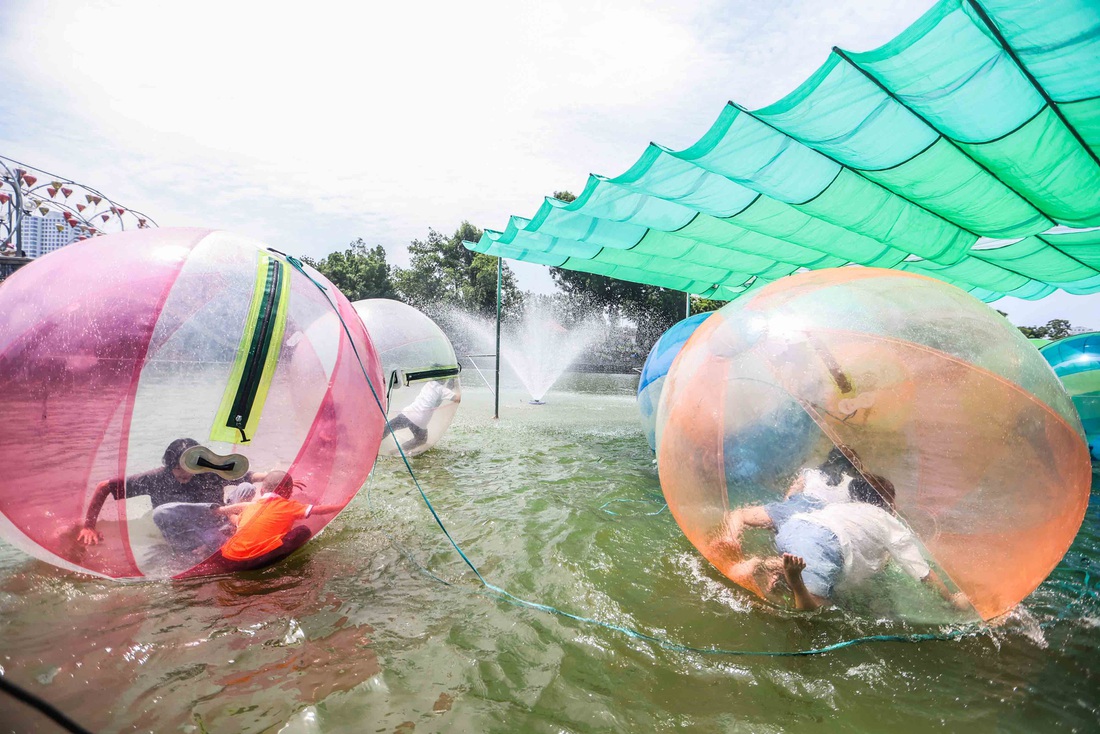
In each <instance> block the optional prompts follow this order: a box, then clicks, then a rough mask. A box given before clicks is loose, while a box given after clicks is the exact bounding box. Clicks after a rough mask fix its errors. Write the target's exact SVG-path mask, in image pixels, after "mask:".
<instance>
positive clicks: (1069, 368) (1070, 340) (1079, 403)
mask: <svg viewBox="0 0 1100 734" xmlns="http://www.w3.org/2000/svg"><path fill="white" fill-rule="evenodd" d="M1039 353H1040V354H1042V355H1043V358H1044V359H1046V361H1047V362H1048V363H1049V364H1050V366H1051V367H1052V368H1053V369H1054V374H1056V375H1058V379H1060V380H1061V381H1062V385H1063V386H1065V388H1066V392H1067V393H1068V394H1069V396H1070V398H1072V399H1073V405H1074V406H1075V407H1076V408H1077V414H1078V415H1079V416H1080V417H1081V424H1082V426H1083V427H1084V429H1085V435H1086V437H1087V438H1088V442H1089V446H1090V447H1091V449H1092V454H1093V460H1094V461H1100V333H1098V332H1095V331H1093V332H1089V333H1087V334H1075V335H1073V336H1067V337H1066V338H1065V339H1059V340H1058V341H1056V342H1053V343H1051V344H1047V345H1046V346H1044V347H1042V348H1041V349H1040V350H1039Z"/></svg>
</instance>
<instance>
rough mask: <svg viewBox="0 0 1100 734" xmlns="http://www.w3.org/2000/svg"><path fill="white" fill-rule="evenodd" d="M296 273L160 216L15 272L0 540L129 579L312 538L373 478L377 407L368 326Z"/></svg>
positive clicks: (1, 456) (180, 571)
mask: <svg viewBox="0 0 1100 734" xmlns="http://www.w3.org/2000/svg"><path fill="white" fill-rule="evenodd" d="M307 272H308V273H309V276H311V277H312V278H313V279H314V280H315V281H317V283H318V284H320V285H321V286H322V287H323V288H319V287H318V285H317V284H315V283H314V282H311V280H310V277H307V275H306V274H304V273H303V272H301V271H299V270H298V269H296V268H295V267H294V265H293V264H292V263H291V262H289V261H288V259H287V258H286V257H284V256H283V255H281V254H278V253H276V252H274V251H271V250H268V249H267V248H265V247H264V246H263V245H261V244H259V243H256V242H253V241H250V240H247V239H244V238H241V237H236V236H233V235H230V234H226V233H223V232H211V231H208V230H198V229H161V230H143V231H138V232H132V233H121V234H116V235H110V236H107V237H100V238H96V239H93V240H89V241H86V242H81V243H79V244H74V245H70V246H68V247H65V248H63V249H61V250H58V251H57V252H54V253H52V254H50V255H47V256H45V257H43V258H41V259H39V260H37V261H35V262H33V263H31V264H30V265H28V266H26V267H24V268H23V269H22V270H20V271H18V272H17V273H16V274H15V275H14V276H12V277H11V278H10V279H9V280H8V281H6V282H5V283H4V284H3V287H2V288H0V381H2V382H3V384H4V386H5V389H4V390H3V391H2V392H0V414H2V415H3V416H4V418H5V421H6V427H5V431H4V432H3V433H2V434H0V460H2V461H3V466H4V471H3V472H0V537H3V539H4V540H6V541H8V542H9V543H12V544H13V545H15V546H17V547H18V548H21V549H22V550H24V551H26V552H27V553H29V554H31V555H32V556H35V557H36V558H39V559H42V560H44V561H47V562H49V563H53V564H56V565H58V566H61V567H63V568H67V569H70V570H75V571H81V572H86V573H91V574H95V575H98V576H104V577H109V578H119V579H127V578H143V577H144V578H165V577H181V576H195V575H204V574H208V573H219V572H225V571H231V570H240V569H245V568H257V567H262V566H264V565H267V564H269V563H272V562H274V561H276V560H279V559H280V558H283V557H285V556H286V555H288V554H289V553H290V552H293V550H295V549H296V548H298V547H300V546H301V545H302V543H304V542H305V541H306V540H307V539H308V538H310V537H311V536H313V535H316V534H317V533H318V532H319V531H320V530H321V529H322V528H323V527H324V526H325V525H326V524H327V523H328V522H329V520H331V519H332V517H334V515H335V513H336V512H337V511H339V509H340V508H342V507H343V505H345V504H346V503H347V502H348V501H349V500H350V499H351V498H352V497H353V496H354V495H355V493H356V492H357V491H358V490H359V489H360V487H361V486H362V485H363V484H364V482H365V480H366V478H367V476H368V474H369V472H370V469H371V466H372V464H373V462H374V459H375V456H376V454H377V451H378V446H379V443H380V441H381V438H382V429H383V425H384V419H383V415H382V413H381V412H380V411H379V409H378V407H377V406H376V405H375V404H374V402H373V400H372V399H371V398H370V393H369V391H368V390H365V389H364V386H365V381H366V380H365V377H364V374H363V369H362V368H361V367H360V361H359V360H361V361H362V364H363V366H364V367H365V368H366V373H367V375H368V376H369V377H370V379H371V380H373V381H374V382H375V383H376V384H381V381H382V373H381V368H380V363H379V360H378V356H377V354H376V353H375V351H374V348H373V346H372V345H371V342H370V339H369V337H368V336H367V334H366V331H365V330H364V329H363V326H362V324H361V323H360V321H359V319H358V318H357V317H356V315H355V312H354V310H353V309H352V307H351V304H350V303H349V302H348V300H347V299H346V298H345V297H344V296H343V295H342V294H341V293H340V292H339V291H338V290H337V289H336V288H335V287H334V286H333V285H332V284H331V283H329V282H328V281H327V280H326V279H325V278H324V277H323V276H321V275H320V274H319V273H317V272H316V271H313V270H312V269H309V268H307ZM337 310H338V312H339V314H340V316H342V317H343V320H344V323H346V324H347V328H348V331H347V332H345V330H344V328H343V327H342V326H341V323H340V319H339V318H337V317H336V311H337ZM349 334H350V336H349ZM356 352H358V359H357V357H356ZM227 503H228V504H229V506H225V505H227ZM311 506H313V508H314V509H313V510H310V509H309V508H310V507H311ZM261 510H262V513H261ZM317 510H320V511H317ZM263 513H266V517H267V519H268V520H270V519H271V518H275V520H273V521H271V522H268V523H267V524H266V525H264V524H263V523H257V524H253V523H252V520H253V519H255V518H256V517H258V516H259V514H263ZM234 521H236V524H234ZM261 525H263V527H265V528H267V529H266V530H265V531H264V532H265V533H266V535H263V534H261V533H260V528H261ZM246 531H247V532H246ZM228 541H231V542H228ZM223 546H224V548H223ZM231 549H232V552H231Z"/></svg>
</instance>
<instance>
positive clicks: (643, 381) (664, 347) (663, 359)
mask: <svg viewBox="0 0 1100 734" xmlns="http://www.w3.org/2000/svg"><path fill="white" fill-rule="evenodd" d="M711 313H713V312H707V313H697V314H695V315H694V316H689V317H688V318H686V319H684V320H683V321H679V322H677V323H675V324H673V325H672V326H671V327H670V328H669V330H668V331H666V332H665V333H664V334H661V336H660V338H658V339H657V341H656V342H654V344H653V348H652V349H650V350H649V356H648V357H646V360H645V364H644V365H643V366H642V375H641V377H640V378H639V379H638V412H639V413H641V417H642V430H643V431H644V432H645V439H646V441H648V442H649V448H650V449H652V450H653V451H654V452H656V451H657V438H656V431H657V428H656V426H657V405H658V404H659V403H660V402H661V388H662V387H663V386H664V384H665V375H667V374H668V370H669V368H670V367H671V366H672V360H674V359H676V355H677V354H679V353H680V348H681V347H683V346H684V343H685V342H687V340H688V339H689V338H690V337H691V335H692V334H694V333H695V330H696V329H697V328H699V324H701V323H703V322H704V321H706V319H707V317H708V316H710V314H711Z"/></svg>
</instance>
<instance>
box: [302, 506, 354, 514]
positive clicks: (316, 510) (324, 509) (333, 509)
mask: <svg viewBox="0 0 1100 734" xmlns="http://www.w3.org/2000/svg"><path fill="white" fill-rule="evenodd" d="M345 507H347V505H314V506H313V509H311V510H310V511H309V514H310V517H312V516H313V515H335V514H336V513H337V512H339V511H340V510H342V509H344V508H345Z"/></svg>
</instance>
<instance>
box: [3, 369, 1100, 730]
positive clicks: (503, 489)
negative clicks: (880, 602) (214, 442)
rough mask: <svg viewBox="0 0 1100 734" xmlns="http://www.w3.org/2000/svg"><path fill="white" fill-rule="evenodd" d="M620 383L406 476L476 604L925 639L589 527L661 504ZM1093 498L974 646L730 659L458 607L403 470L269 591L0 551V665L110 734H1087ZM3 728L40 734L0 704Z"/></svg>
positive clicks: (742, 635) (483, 426) (479, 404)
mask: <svg viewBox="0 0 1100 734" xmlns="http://www.w3.org/2000/svg"><path fill="white" fill-rule="evenodd" d="M634 379H636V378H631V377H627V376H603V375H600V376H594V375H566V376H565V377H564V378H563V383H562V384H559V386H558V388H557V389H556V390H555V391H553V392H551V393H550V394H549V395H548V396H547V399H548V404H547V405H544V406H530V405H527V403H526V402H525V401H526V396H525V395H521V394H520V392H519V391H518V390H516V391H513V392H506V393H505V395H504V396H502V397H503V399H502V401H501V411H502V418H501V420H500V421H498V422H494V421H493V420H492V418H491V417H490V416H491V415H492V397H491V395H490V394H489V393H488V391H486V390H484V389H481V390H478V389H471V390H469V391H468V392H467V393H466V395H465V396H464V400H463V403H462V409H461V410H460V411H459V413H458V416H457V418H456V421H455V424H454V425H453V426H452V429H451V431H450V432H449V433H448V434H447V435H446V436H445V437H444V439H443V440H442V441H441V442H440V444H439V445H438V446H437V447H436V449H434V450H433V451H431V452H428V453H426V454H424V455H422V456H420V457H417V459H416V460H415V467H416V469H417V471H418V474H419V476H420V479H421V481H422V483H423V485H424V487H425V488H426V490H427V491H428V492H429V494H430V495H431V496H432V498H433V501H434V502H435V503H436V506H437V509H438V510H439V511H440V513H441V515H442V516H443V518H444V519H445V521H446V522H447V523H448V527H449V529H450V530H451V531H452V533H453V534H454V535H455V537H456V538H458V539H459V541H460V542H461V543H462V544H463V547H464V549H465V550H466V551H467V553H469V554H470V556H471V558H472V559H473V560H474V561H475V562H476V563H477V564H478V565H479V567H480V568H481V570H482V572H483V573H485V574H486V576H487V577H488V578H489V579H490V580H491V581H493V582H495V583H498V584H499V585H501V586H504V587H505V588H508V589H509V590H511V591H513V592H514V593H516V594H518V595H521V596H524V597H526V598H529V599H533V600H536V601H540V602H544V603H548V604H553V605H555V606H558V607H561V608H564V609H568V610H570V611H574V612H577V613H580V614H585V615H589V616H593V617H597V618H599V619H602V620H605V621H608V622H611V623H615V624H622V625H629V626H634V627H637V628H639V629H642V630H644V631H647V632H650V633H653V634H657V635H660V636H664V637H668V638H671V639H672V640H675V641H677V642H682V643H685V644H690V645H700V646H706V645H714V646H719V647H724V648H732V649H745V650H792V649H800V648H807V647H814V646H820V645H822V644H826V643H830V642H835V641H838V640H841V639H846V638H850V637H854V636H857V635H862V634H891V633H905V632H911V631H930V630H929V629H928V628H922V627H905V626H902V625H900V624H897V623H889V622H878V621H868V620H856V619H850V618H848V617H845V616H844V615H843V614H841V613H837V612H835V611H830V612H825V613H822V614H819V615H817V616H812V617H808V618H807V617H805V616H801V615H797V614H794V613H789V612H783V611H777V610H774V609H772V608H770V607H768V606H766V605H764V604H763V603H762V602H759V601H758V600H756V599H755V598H754V597H752V596H750V595H749V594H747V593H745V592H743V591H741V590H739V589H738V588H737V587H735V586H734V585H733V584H731V583H730V582H728V581H727V580H726V579H725V578H723V577H722V576H721V575H720V574H718V573H717V572H716V571H715V570H713V569H712V568H711V567H710V566H709V565H708V564H707V563H706V562H705V561H703V560H702V559H701V558H700V557H699V555H698V553H697V552H696V551H695V550H694V548H692V547H691V546H690V544H688V542H687V541H686V540H685V539H684V537H683V536H682V534H681V533H680V531H679V529H678V528H677V527H676V525H675V522H674V521H673V520H672V518H671V517H670V516H669V514H668V513H667V512H665V513H661V514H659V515H655V516H647V515H646V514H645V512H648V511H649V510H650V508H649V506H647V505H641V504H639V505H631V504H626V503H623V504H619V505H616V506H614V507H615V509H616V512H619V513H620V514H618V515H609V514H607V513H606V512H603V511H601V510H600V507H601V506H602V505H604V504H605V503H606V502H608V501H610V500H613V499H636V500H642V499H650V498H653V497H654V496H655V495H657V493H658V492H659V487H658V484H657V479H656V473H655V468H654V466H653V461H652V454H651V453H650V452H649V448H648V446H647V445H646V442H645V439H644V437H643V436H642V435H641V430H640V428H639V427H638V420H637V413H636V409H635V406H634V401H633V382H632V380H634ZM1095 497H1096V495H1095V494H1094V500H1093V503H1092V505H1091V506H1090V509H1089V515H1088V517H1087V518H1086V525H1085V528H1084V529H1083V530H1082V533H1081V534H1080V535H1079V537H1078V539H1077V542H1076V544H1075V545H1074V547H1073V549H1072V550H1071V551H1070V554H1069V555H1068V556H1067V558H1066V560H1065V561H1063V563H1062V564H1061V565H1060V566H1059V567H1058V569H1056V570H1055V572H1054V574H1053V576H1052V578H1051V580H1050V581H1048V582H1047V583H1046V584H1044V585H1043V586H1042V587H1041V588H1040V589H1039V591H1037V592H1036V593H1035V594H1033V595H1032V596H1031V597H1030V598H1029V599H1028V600H1027V601H1026V602H1025V604H1024V605H1023V607H1022V608H1021V609H1019V610H1017V611H1016V612H1015V613H1013V614H1012V615H1011V617H1010V618H1009V619H1008V620H1007V621H1006V622H1005V623H1004V624H1003V625H1002V626H1001V627H1000V628H998V629H996V630H994V631H992V632H990V633H988V634H985V635H977V636H974V637H967V638H964V639H960V640H956V641H952V642H939V643H930V644H917V645H903V644H880V645H864V646H859V647H853V648H847V649H845V650H842V651H840V652H837V653H834V654H831V655H826V656H821V657H814V658H740V657H721V656H705V655H699V654H692V653H684V652H676V651H671V650H666V649H663V648H659V647H655V646H653V645H650V644H648V643H643V642H640V641H637V640H632V639H629V638H627V637H625V636H622V635H620V634H618V633H614V632H610V631H607V630H604V629H599V628H595V627H591V626H586V625H583V624H580V623H578V622H574V621H571V620H568V619H564V618H561V617H554V616H549V615H545V614H540V613H537V612H532V611H526V610H521V609H517V608H515V607H512V606H510V605H507V604H504V603H501V602H499V601H494V600H493V599H491V598H487V597H485V596H483V595H480V594H477V593H474V592H475V591H476V589H477V586H476V582H475V581H474V580H472V579H471V577H470V574H469V572H468V571H467V570H465V567H464V566H463V564H462V562H461V560H459V559H458V558H457V557H456V556H455V554H454V553H453V551H451V550H450V549H449V547H448V545H447V543H446V540H445V539H444V538H442V536H441V534H440V533H439V530H438V528H437V527H436V526H435V525H434V523H433V521H432V519H431V517H430V516H429V515H428V513H427V512H426V510H425V509H424V507H423V505H422V503H421V502H420V500H419V498H418V497H417V496H416V490H415V488H414V487H412V485H411V483H410V482H409V480H408V478H407V476H405V475H404V474H403V469H402V467H401V464H400V461H399V460H384V461H382V462H381V463H380V464H379V465H378V468H377V471H376V475H375V478H374V480H373V482H372V484H371V485H370V491H369V494H368V492H366V491H364V492H361V493H360V495H359V497H358V498H357V499H356V500H355V501H354V502H353V503H352V505H351V506H350V507H349V508H348V510H347V511H345V512H344V513H343V514H342V515H340V517H339V518H337V519H336V520H335V521H334V522H333V524H332V525H331V526H330V527H329V529H328V530H326V531H325V532H324V533H323V534H322V536H321V537H320V538H318V539H315V540H314V541H313V542H312V543H310V545H308V546H307V547H306V548H305V550H304V551H303V552H302V553H300V554H298V555H296V556H294V557H292V558H291V559H289V560H288V561H286V562H284V563H282V564H280V565H279V566H277V567H276V568H274V569H268V570H266V571H263V572H257V573H249V574H241V575H238V576H232V577H225V578H221V579H217V580H207V581H193V582H183V583H140V584H116V583H110V582H105V581H100V580H94V579H89V578H86V577H82V576H77V575H74V574H68V573H65V572H63V571H58V570H56V569H53V568H51V567H49V566H46V565H44V564H40V563H38V562H35V561H32V560H29V559H27V558H26V557H25V556H23V555H21V554H20V553H18V552H17V551H15V550H14V549H11V548H8V547H6V546H4V547H0V665H2V666H3V669H4V673H5V674H6V675H10V676H11V678H12V680H14V681H16V682H18V683H21V684H23V685H25V686H27V687H28V688H29V689H30V690H32V691H34V692H35V693H38V694H40V695H42V696H44V697H46V698H47V699H48V700H50V701H51V702H53V703H55V704H57V705H58V706H60V707H61V708H62V709H63V710H65V711H67V712H69V713H70V714H72V715H73V716H74V717H76V718H77V719H78V720H79V721H81V722H82V723H84V724H85V725H86V726H88V727H89V728H91V729H93V730H104V731H122V730H125V731H129V730H137V731H142V730H146V731H148V730H152V731H194V732H199V731H204V730H205V731H210V732H222V731H241V732H265V731H270V732H276V731H285V732H314V731H324V732H362V731H379V732H398V731H400V732H410V731H418V732H430V731H448V732H450V731H598V730H602V731H648V730H669V729H674V728H675V729H679V728H692V729H697V730H702V731H753V732H759V731H764V732H767V731H791V730H796V731H797V730H803V729H811V728H813V729H817V728H821V727H822V724H823V723H824V724H826V726H825V727H824V729H842V730H846V731H856V732H879V731H883V730H891V729H892V730H895V731H899V732H906V731H926V730H929V729H936V728H942V729H944V730H948V731H958V730H963V729H968V730H972V731H975V732H982V731H1019V732H1025V731H1026V732H1030V731H1059V730H1064V731H1073V730H1077V731H1089V730H1095V728H1096V721H1097V720H1098V716H1100V711H1098V700H1100V699H1098V697H1097V695H1096V693H1097V691H1098V690H1100V673H1098V672H1097V669H1096V667H1095V665H1094V663H1093V661H1094V660H1095V659H1096V656H1097V653H1098V651H1100V603H1098V602H1097V599H1096V598H1094V597H1088V596H1085V597H1084V598H1082V599H1080V600H1079V601H1075V599H1077V597H1078V595H1079V588H1080V582H1081V579H1082V578H1083V572H1082V569H1085V568H1087V567H1090V566H1088V564H1091V566H1096V565H1097V563H1098V560H1100V530H1098V528H1100V506H1098V503H1097V501H1096V499H1095ZM635 510H637V511H635ZM405 554H408V556H409V557H411V558H412V559H415V561H416V563H414V562H413V561H411V560H410V558H409V557H406V555H405ZM417 563H418V564H422V565H424V566H425V567H427V568H429V569H430V570H431V571H432V572H433V573H434V574H437V575H438V576H440V577H442V578H443V579H446V580H448V581H450V582H452V583H454V585H453V586H446V585H443V584H441V583H439V582H438V581H435V580H433V579H431V578H430V577H428V576H427V575H425V574H423V573H422V572H421V571H420V570H419V569H418V567H417ZM1059 616H1064V619H1063V620H1062V621H1057V620H1058V617H1059ZM931 631H935V630H934V629H933V630H931ZM90 692H93V693H90ZM0 720H3V721H4V723H7V724H8V725H9V726H10V727H11V728H13V729H15V730H16V731H52V730H51V729H49V728H47V726H46V724H44V723H43V722H42V720H41V719H40V718H39V717H36V716H35V715H33V714H32V713H30V712H29V711H27V710H26V709H24V708H22V707H21V706H19V705H18V704H16V703H14V702H12V701H10V700H0ZM36 727H38V728H36Z"/></svg>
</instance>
